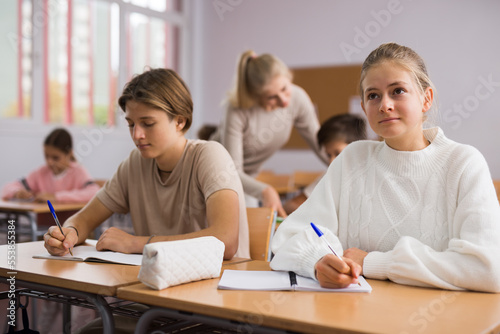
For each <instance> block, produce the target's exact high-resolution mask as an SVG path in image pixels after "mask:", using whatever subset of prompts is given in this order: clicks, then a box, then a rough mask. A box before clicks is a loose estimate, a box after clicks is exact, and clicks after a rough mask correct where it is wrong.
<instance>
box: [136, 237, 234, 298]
mask: <svg viewBox="0 0 500 334" xmlns="http://www.w3.org/2000/svg"><path fill="white" fill-rule="evenodd" d="M224 248H225V246H224V243H223V242H222V241H220V240H219V239H217V238H216V237H211V236H210V237H200V238H193V239H185V240H176V241H164V242H155V243H152V244H147V245H146V246H144V250H143V256H142V264H141V269H140V271H139V276H138V278H139V280H140V281H141V282H142V283H144V284H146V285H147V286H149V287H150V288H153V289H155V290H162V289H165V288H168V287H169V286H173V285H178V284H182V283H187V282H192V281H198V280H202V279H207V278H214V277H219V275H220V271H221V268H222V260H223V259H224Z"/></svg>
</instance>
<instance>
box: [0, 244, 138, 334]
mask: <svg viewBox="0 0 500 334" xmlns="http://www.w3.org/2000/svg"><path fill="white" fill-rule="evenodd" d="M15 246H16V247H15V253H14V254H15V268H10V264H9V262H8V255H12V253H9V252H8V251H9V249H8V245H2V246H0V282H3V283H9V282H8V281H7V279H8V278H10V277H15V282H16V287H18V288H19V287H24V288H28V289H32V290H35V291H42V292H48V293H54V294H60V295H64V296H70V297H76V298H80V299H85V300H86V301H87V302H89V303H91V304H93V305H94V306H95V308H97V310H98V311H99V312H100V314H101V316H102V319H103V324H104V328H105V331H104V332H105V333H110V334H111V333H113V331H114V321H113V317H112V314H111V309H110V308H109V306H108V304H107V302H106V300H105V299H104V298H103V296H116V294H117V289H118V288H119V287H123V286H126V285H130V284H134V283H138V282H139V280H138V279H137V275H138V274H139V270H140V267H139V266H128V265H118V264H103V263H87V262H74V261H61V260H44V259H33V258H32V256H33V255H34V254H42V253H45V252H46V250H45V247H44V246H43V241H37V242H27V243H18V244H16V245H15ZM9 284H10V283H9ZM65 328H66V327H65ZM66 329H68V330H69V329H70V328H66Z"/></svg>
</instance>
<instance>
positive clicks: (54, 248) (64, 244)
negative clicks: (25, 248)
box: [43, 226, 78, 256]
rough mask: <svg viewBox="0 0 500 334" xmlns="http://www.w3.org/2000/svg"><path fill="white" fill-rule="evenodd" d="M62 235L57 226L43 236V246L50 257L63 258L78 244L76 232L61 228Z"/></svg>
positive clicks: (50, 228)
mask: <svg viewBox="0 0 500 334" xmlns="http://www.w3.org/2000/svg"><path fill="white" fill-rule="evenodd" d="M62 229H63V232H64V235H62V234H61V230H59V227H58V226H51V227H49V230H48V231H47V233H45V234H44V235H43V240H44V241H45V243H44V246H45V248H46V249H47V251H48V252H49V253H50V254H51V255H55V256H63V255H66V254H68V253H69V250H70V249H71V248H73V247H74V246H75V245H76V243H77V242H78V236H77V235H76V231H75V230H74V229H72V228H67V227H63V228H62Z"/></svg>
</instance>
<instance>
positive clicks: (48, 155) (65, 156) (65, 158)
mask: <svg viewBox="0 0 500 334" xmlns="http://www.w3.org/2000/svg"><path fill="white" fill-rule="evenodd" d="M43 153H44V155H45V162H46V163H47V166H48V167H49V168H50V170H51V171H52V173H54V175H59V174H61V173H62V172H64V171H65V170H66V168H68V167H69V165H70V164H71V157H72V152H69V153H64V152H63V151H61V150H60V149H58V148H57V147H54V146H50V145H44V146H43Z"/></svg>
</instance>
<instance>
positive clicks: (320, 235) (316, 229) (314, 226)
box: [311, 222, 361, 286]
mask: <svg viewBox="0 0 500 334" xmlns="http://www.w3.org/2000/svg"><path fill="white" fill-rule="evenodd" d="M311 227H312V228H313V230H314V232H316V234H317V235H318V237H319V238H320V239H321V240H323V242H324V243H325V244H326V246H327V247H328V248H330V250H331V251H332V253H333V254H335V255H336V256H337V257H338V258H339V259H340V260H341V261H342V262H345V261H344V259H343V258H342V257H340V255H338V254H337V252H336V251H335V249H333V247H332V245H330V243H329V242H328V240H326V238H325V237H324V234H323V232H321V230H320V229H319V228H318V227H317V226H316V225H314V223H313V222H311ZM358 285H359V286H361V284H360V283H359V282H358Z"/></svg>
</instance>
